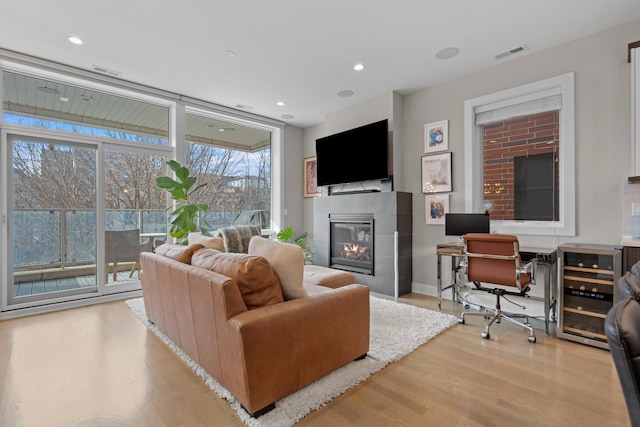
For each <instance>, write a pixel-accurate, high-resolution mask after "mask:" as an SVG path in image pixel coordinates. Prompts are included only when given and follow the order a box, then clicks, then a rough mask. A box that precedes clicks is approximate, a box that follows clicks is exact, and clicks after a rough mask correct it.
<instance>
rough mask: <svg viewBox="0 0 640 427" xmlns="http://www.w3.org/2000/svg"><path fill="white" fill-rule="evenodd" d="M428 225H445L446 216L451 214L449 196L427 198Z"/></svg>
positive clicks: (425, 198) (441, 195)
mask: <svg viewBox="0 0 640 427" xmlns="http://www.w3.org/2000/svg"><path fill="white" fill-rule="evenodd" d="M424 200H425V208H426V210H427V224H444V215H445V214H446V213H449V195H448V194H439V195H437V196H425V197H424Z"/></svg>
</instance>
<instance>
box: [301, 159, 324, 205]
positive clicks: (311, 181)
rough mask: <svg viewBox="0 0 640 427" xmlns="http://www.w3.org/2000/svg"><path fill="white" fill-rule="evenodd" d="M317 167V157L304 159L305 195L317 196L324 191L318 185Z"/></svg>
mask: <svg viewBox="0 0 640 427" xmlns="http://www.w3.org/2000/svg"><path fill="white" fill-rule="evenodd" d="M316 177H317V169H316V158H315V157H307V158H306V159H304V197H316V196H319V195H320V194H321V193H322V192H321V191H320V189H319V188H318V186H317V185H316Z"/></svg>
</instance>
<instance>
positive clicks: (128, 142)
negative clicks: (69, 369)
mask: <svg viewBox="0 0 640 427" xmlns="http://www.w3.org/2000/svg"><path fill="white" fill-rule="evenodd" d="M53 68H55V67H53ZM84 74H87V73H83V72H78V73H77V74H76V73H69V72H68V70H65V72H60V73H56V72H52V71H50V70H43V69H39V68H37V67H31V66H25V65H24V64H18V63H13V62H11V61H9V60H6V59H4V58H2V56H0V80H1V83H2V84H1V85H0V95H1V98H2V115H1V120H0V132H1V140H0V143H1V145H0V151H1V152H2V156H1V158H2V163H1V164H0V173H1V177H2V180H1V181H0V187H2V188H1V191H0V193H2V194H3V196H2V198H1V200H0V207H1V208H2V215H3V218H6V222H5V223H4V224H3V225H5V226H4V227H3V228H2V231H1V233H2V237H3V239H2V245H3V247H2V248H0V249H1V251H0V253H1V254H2V256H1V258H0V264H1V265H2V267H3V268H2V269H1V270H2V271H3V273H2V274H3V277H2V284H3V289H2V300H1V301H2V304H1V306H0V309H1V311H6V310H13V309H16V308H17V309H20V308H30V307H38V306H44V305H45V304H51V303H52V302H65V301H66V302H68V301H76V302H78V303H80V302H81V301H82V300H86V299H88V298H92V297H102V298H104V297H105V296H109V295H113V296H115V295H117V294H122V293H123V292H135V291H137V290H139V289H140V284H139V281H138V277H137V275H135V274H133V270H132V264H133V263H134V262H135V260H131V262H130V263H126V262H125V263H118V264H117V265H116V264H114V263H111V262H110V261H109V259H108V256H109V254H106V253H105V237H104V236H105V231H107V230H109V231H118V230H123V231H125V230H137V231H138V236H139V241H140V243H141V244H142V243H144V242H145V241H149V240H151V241H152V242H153V245H154V246H155V245H157V244H160V243H162V242H165V241H168V240H169V239H168V236H167V226H166V209H167V206H168V204H169V203H170V199H169V198H168V197H167V195H166V192H165V191H164V190H161V189H159V188H158V187H157V185H156V183H155V180H156V178H157V177H158V176H162V175H167V174H169V173H170V170H169V169H168V168H167V166H166V162H167V160H169V159H176V160H178V161H179V162H181V163H183V164H185V165H186V166H187V167H189V168H190V169H191V170H192V171H193V173H194V174H195V175H197V176H198V177H199V180H200V182H203V183H205V184H206V185H205V191H203V192H202V194H201V197H202V200H200V201H202V202H205V203H207V204H209V206H210V209H209V211H208V212H207V213H206V217H205V219H206V220H207V221H208V222H209V223H210V224H211V225H212V226H213V227H214V228H219V227H223V226H228V225H231V224H239V223H256V222H259V225H261V227H262V228H263V229H264V230H265V231H266V232H269V230H270V229H271V228H272V225H271V224H272V222H273V221H272V218H277V217H278V216H279V208H278V206H280V202H279V200H280V197H281V194H280V190H279V188H280V186H281V185H280V184H279V183H280V180H281V178H280V177H276V179H275V183H276V188H274V187H273V183H274V179H273V176H272V171H273V170H274V168H273V166H272V165H273V162H272V160H273V159H272V153H273V152H274V150H273V148H274V146H275V148H276V150H275V152H276V153H277V152H278V149H277V148H278V144H281V130H282V128H281V124H280V123H278V122H275V121H273V122H271V121H269V120H268V119H261V118H258V117H256V118H255V120H254V119H253V118H252V117H248V116H247V114H238V115H237V116H236V115H234V114H233V112H232V111H229V110H228V109H221V108H217V106H215V105H209V104H206V103H202V102H193V104H191V102H190V101H189V100H187V99H182V98H176V97H175V95H173V94H166V96H164V95H165V94H163V93H161V91H152V92H149V91H145V90H144V88H142V89H141V88H138V87H136V86H135V85H133V84H132V85H131V88H130V89H128V88H124V89H123V84H122V82H118V84H117V85H116V84H114V85H113V86H111V85H110V84H109V81H108V79H102V80H104V81H103V82H102V83H96V82H95V80H94V79H91V78H87V77H86V76H84ZM124 86H127V85H124ZM274 144H275V145H274ZM276 164H277V162H276ZM5 195H6V196H5ZM274 201H275V206H276V209H275V211H276V212H275V216H274V210H273V209H272V206H273V205H274ZM5 267H6V268H5ZM104 273H113V274H104ZM1 317H2V315H1V314H0V318H1Z"/></svg>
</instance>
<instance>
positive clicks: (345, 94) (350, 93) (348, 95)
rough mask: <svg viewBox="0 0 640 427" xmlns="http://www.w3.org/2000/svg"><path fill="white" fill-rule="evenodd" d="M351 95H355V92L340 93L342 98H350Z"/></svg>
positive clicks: (343, 91) (344, 91)
mask: <svg viewBox="0 0 640 427" xmlns="http://www.w3.org/2000/svg"><path fill="white" fill-rule="evenodd" d="M351 95H353V91H352V90H348V89H345V90H341V91H340V92H338V96H339V97H342V98H348V97H350V96H351Z"/></svg>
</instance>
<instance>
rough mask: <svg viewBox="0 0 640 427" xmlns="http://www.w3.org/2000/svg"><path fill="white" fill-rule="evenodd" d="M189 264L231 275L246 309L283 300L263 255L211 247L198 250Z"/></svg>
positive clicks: (271, 269) (276, 281)
mask: <svg viewBox="0 0 640 427" xmlns="http://www.w3.org/2000/svg"><path fill="white" fill-rule="evenodd" d="M191 265H193V266H195V267H200V268H204V269H207V270H211V271H215V272H216V273H220V274H223V275H225V276H227V277H230V278H232V279H233V280H234V281H235V282H236V283H237V285H238V288H239V289H240V293H241V294H242V299H243V300H244V303H245V305H246V306H247V309H248V310H252V309H254V308H259V307H264V306H267V305H272V304H278V303H281V302H283V301H284V298H283V297H282V289H281V287H280V280H278V276H277V275H276V273H275V272H274V271H273V268H271V264H269V261H267V260H266V258H263V257H260V256H252V255H247V254H238V253H232V252H219V251H216V250H215V249H208V248H204V249H200V250H199V251H197V252H196V253H195V254H193V257H192V258H191Z"/></svg>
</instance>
